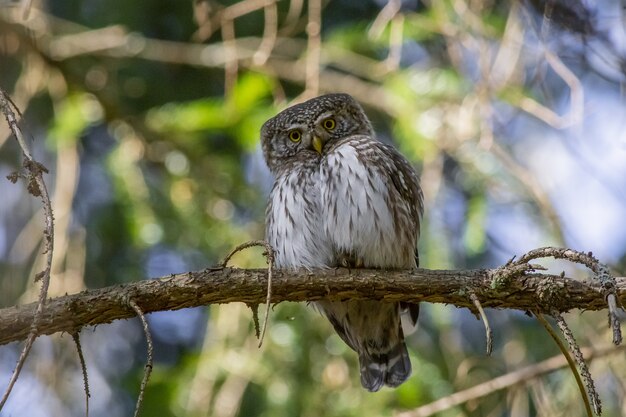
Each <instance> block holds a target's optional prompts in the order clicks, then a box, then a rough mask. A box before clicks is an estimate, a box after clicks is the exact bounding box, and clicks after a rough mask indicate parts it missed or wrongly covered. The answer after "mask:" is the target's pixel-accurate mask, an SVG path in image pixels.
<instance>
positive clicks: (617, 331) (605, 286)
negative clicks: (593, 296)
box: [515, 247, 622, 345]
mask: <svg viewBox="0 0 626 417" xmlns="http://www.w3.org/2000/svg"><path fill="white" fill-rule="evenodd" d="M546 257H553V258H555V259H567V260H568V261H571V262H575V263H578V264H582V265H585V266H586V267H587V268H589V269H591V270H592V271H593V272H594V274H595V275H594V278H595V280H596V281H598V283H599V284H600V285H601V286H602V294H603V295H604V297H605V299H606V302H607V306H608V310H609V313H608V314H609V327H610V328H611V330H612V332H613V343H614V344H616V345H619V344H620V343H621V342H622V329H621V323H620V321H619V319H618V316H617V307H618V305H617V295H616V294H617V282H616V280H615V277H614V276H612V275H611V273H610V271H609V267H608V266H606V265H605V264H603V263H601V262H600V261H599V260H598V259H596V258H595V257H594V256H593V254H592V253H591V252H589V253H584V252H580V251H575V250H573V249H567V248H553V247H544V248H538V249H534V250H531V251H530V252H528V253H527V254H525V255H523V256H522V257H521V258H519V260H518V261H517V262H515V263H516V264H520V263H527V262H529V261H531V260H533V259H538V258H546Z"/></svg>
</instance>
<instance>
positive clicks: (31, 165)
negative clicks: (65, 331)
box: [0, 89, 54, 410]
mask: <svg viewBox="0 0 626 417" xmlns="http://www.w3.org/2000/svg"><path fill="white" fill-rule="evenodd" d="M10 103H11V100H10V98H9V97H8V95H7V94H6V93H5V92H4V90H2V89H0V110H1V111H2V113H3V114H4V117H5V119H6V121H7V123H8V125H9V128H10V129H11V132H12V133H13V135H14V136H15V138H16V139H17V141H18V143H19V145H20V147H21V148H22V153H23V155H24V162H23V166H24V168H26V170H27V171H28V175H27V180H28V191H29V193H30V194H32V195H33V196H35V197H39V198H40V199H41V202H42V205H43V212H44V219H45V225H46V226H45V229H44V232H43V234H44V253H45V254H46V263H45V267H44V270H43V271H42V272H39V273H38V274H37V275H36V276H35V281H38V280H41V289H40V291H39V298H38V301H37V308H36V311H35V314H34V316H33V320H32V322H31V325H30V332H29V335H28V338H27V339H26V343H25V344H24V347H23V348H22V352H21V354H20V357H19V359H18V362H17V364H16V366H15V369H14V370H13V374H12V375H11V379H10V381H9V384H8V386H7V388H6V391H5V392H4V395H3V396H2V399H1V400H0V410H1V409H2V408H3V407H4V404H5V403H6V401H7V399H8V398H9V395H10V394H11V390H12V389H13V386H14V385H15V382H16V381H17V378H18V377H19V374H20V372H21V370H22V367H23V366H24V363H25V361H26V358H27V357H28V354H29V353H30V349H31V348H32V346H33V343H34V342H35V339H36V338H37V334H38V325H39V320H40V319H41V316H42V314H43V311H44V305H45V302H46V298H47V296H48V288H49V287H50V271H51V270H52V256H53V252H54V217H53V214H52V203H51V201H50V196H49V194H48V188H47V186H46V183H45V181H44V180H43V174H44V173H47V172H48V170H47V169H46V167H44V166H43V165H42V164H40V163H39V162H37V161H36V160H35V159H34V158H33V157H32V154H31V153H30V151H29V149H28V146H27V145H26V141H25V140H24V137H23V135H22V131H21V129H20V128H19V126H18V123H17V118H16V117H15V113H14V112H13V109H12V107H11V104H10ZM17 177H19V174H12V175H11V176H9V179H10V180H11V181H13V182H15V181H16V180H17Z"/></svg>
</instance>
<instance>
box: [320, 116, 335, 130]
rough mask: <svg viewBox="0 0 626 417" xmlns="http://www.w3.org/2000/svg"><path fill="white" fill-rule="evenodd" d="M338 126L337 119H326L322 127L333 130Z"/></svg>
mask: <svg viewBox="0 0 626 417" xmlns="http://www.w3.org/2000/svg"><path fill="white" fill-rule="evenodd" d="M336 125H337V124H336V123H335V119H333V118H332V117H329V118H328V119H324V121H323V122H322V126H324V129H326V130H333V129H334V128H335V126H336Z"/></svg>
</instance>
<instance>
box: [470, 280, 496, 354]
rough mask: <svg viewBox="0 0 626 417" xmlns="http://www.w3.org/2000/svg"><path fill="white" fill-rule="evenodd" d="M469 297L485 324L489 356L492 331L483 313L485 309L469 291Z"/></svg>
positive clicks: (491, 346)
mask: <svg viewBox="0 0 626 417" xmlns="http://www.w3.org/2000/svg"><path fill="white" fill-rule="evenodd" d="M470 299H471V300H472V302H473V303H474V307H476V310H478V314H480V318H481V319H482V321H483V324H484V325H485V341H486V344H487V347H486V353H487V356H491V352H492V350H493V332H492V331H491V326H490V325H489V320H488V319H487V315H486V314H485V310H484V309H483V306H482V304H480V300H479V299H478V297H477V296H476V294H475V293H474V292H471V293H470Z"/></svg>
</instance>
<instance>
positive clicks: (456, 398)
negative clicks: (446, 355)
mask: <svg viewBox="0 0 626 417" xmlns="http://www.w3.org/2000/svg"><path fill="white" fill-rule="evenodd" d="M625 349H626V346H612V345H609V346H606V347H603V348H599V349H589V348H587V349H584V351H585V356H586V358H587V360H589V361H590V360H592V359H597V358H601V357H604V356H607V355H610V354H613V353H618V352H623V351H624V350H625ZM564 366H567V360H566V358H565V357H564V356H563V355H561V354H558V355H555V356H553V357H551V358H548V359H546V360H543V361H541V362H539V363H536V364H532V365H529V366H526V367H525V368H521V369H517V370H515V371H511V372H509V373H507V374H504V375H501V376H498V377H496V378H493V379H491V380H489V381H485V382H482V383H480V384H478V385H474V386H473V387H470V388H467V389H465V390H462V391H458V392H455V393H454V394H451V395H448V396H446V397H443V398H439V399H438V400H436V401H433V402H431V403H428V404H425V405H422V406H420V407H418V408H416V409H415V410H411V411H407V412H403V413H399V414H397V415H396V417H429V416H433V415H440V414H439V413H442V412H443V411H446V410H449V409H451V408H453V407H456V406H458V405H461V404H464V403H467V402H469V401H472V400H477V399H479V398H483V397H486V396H488V395H491V394H493V393H495V392H497V391H500V390H503V389H506V388H509V387H513V386H516V385H519V384H522V383H524V382H527V381H531V380H533V379H535V378H538V377H540V376H541V375H544V374H547V373H550V372H554V371H556V370H558V369H560V368H563V367H564Z"/></svg>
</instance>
